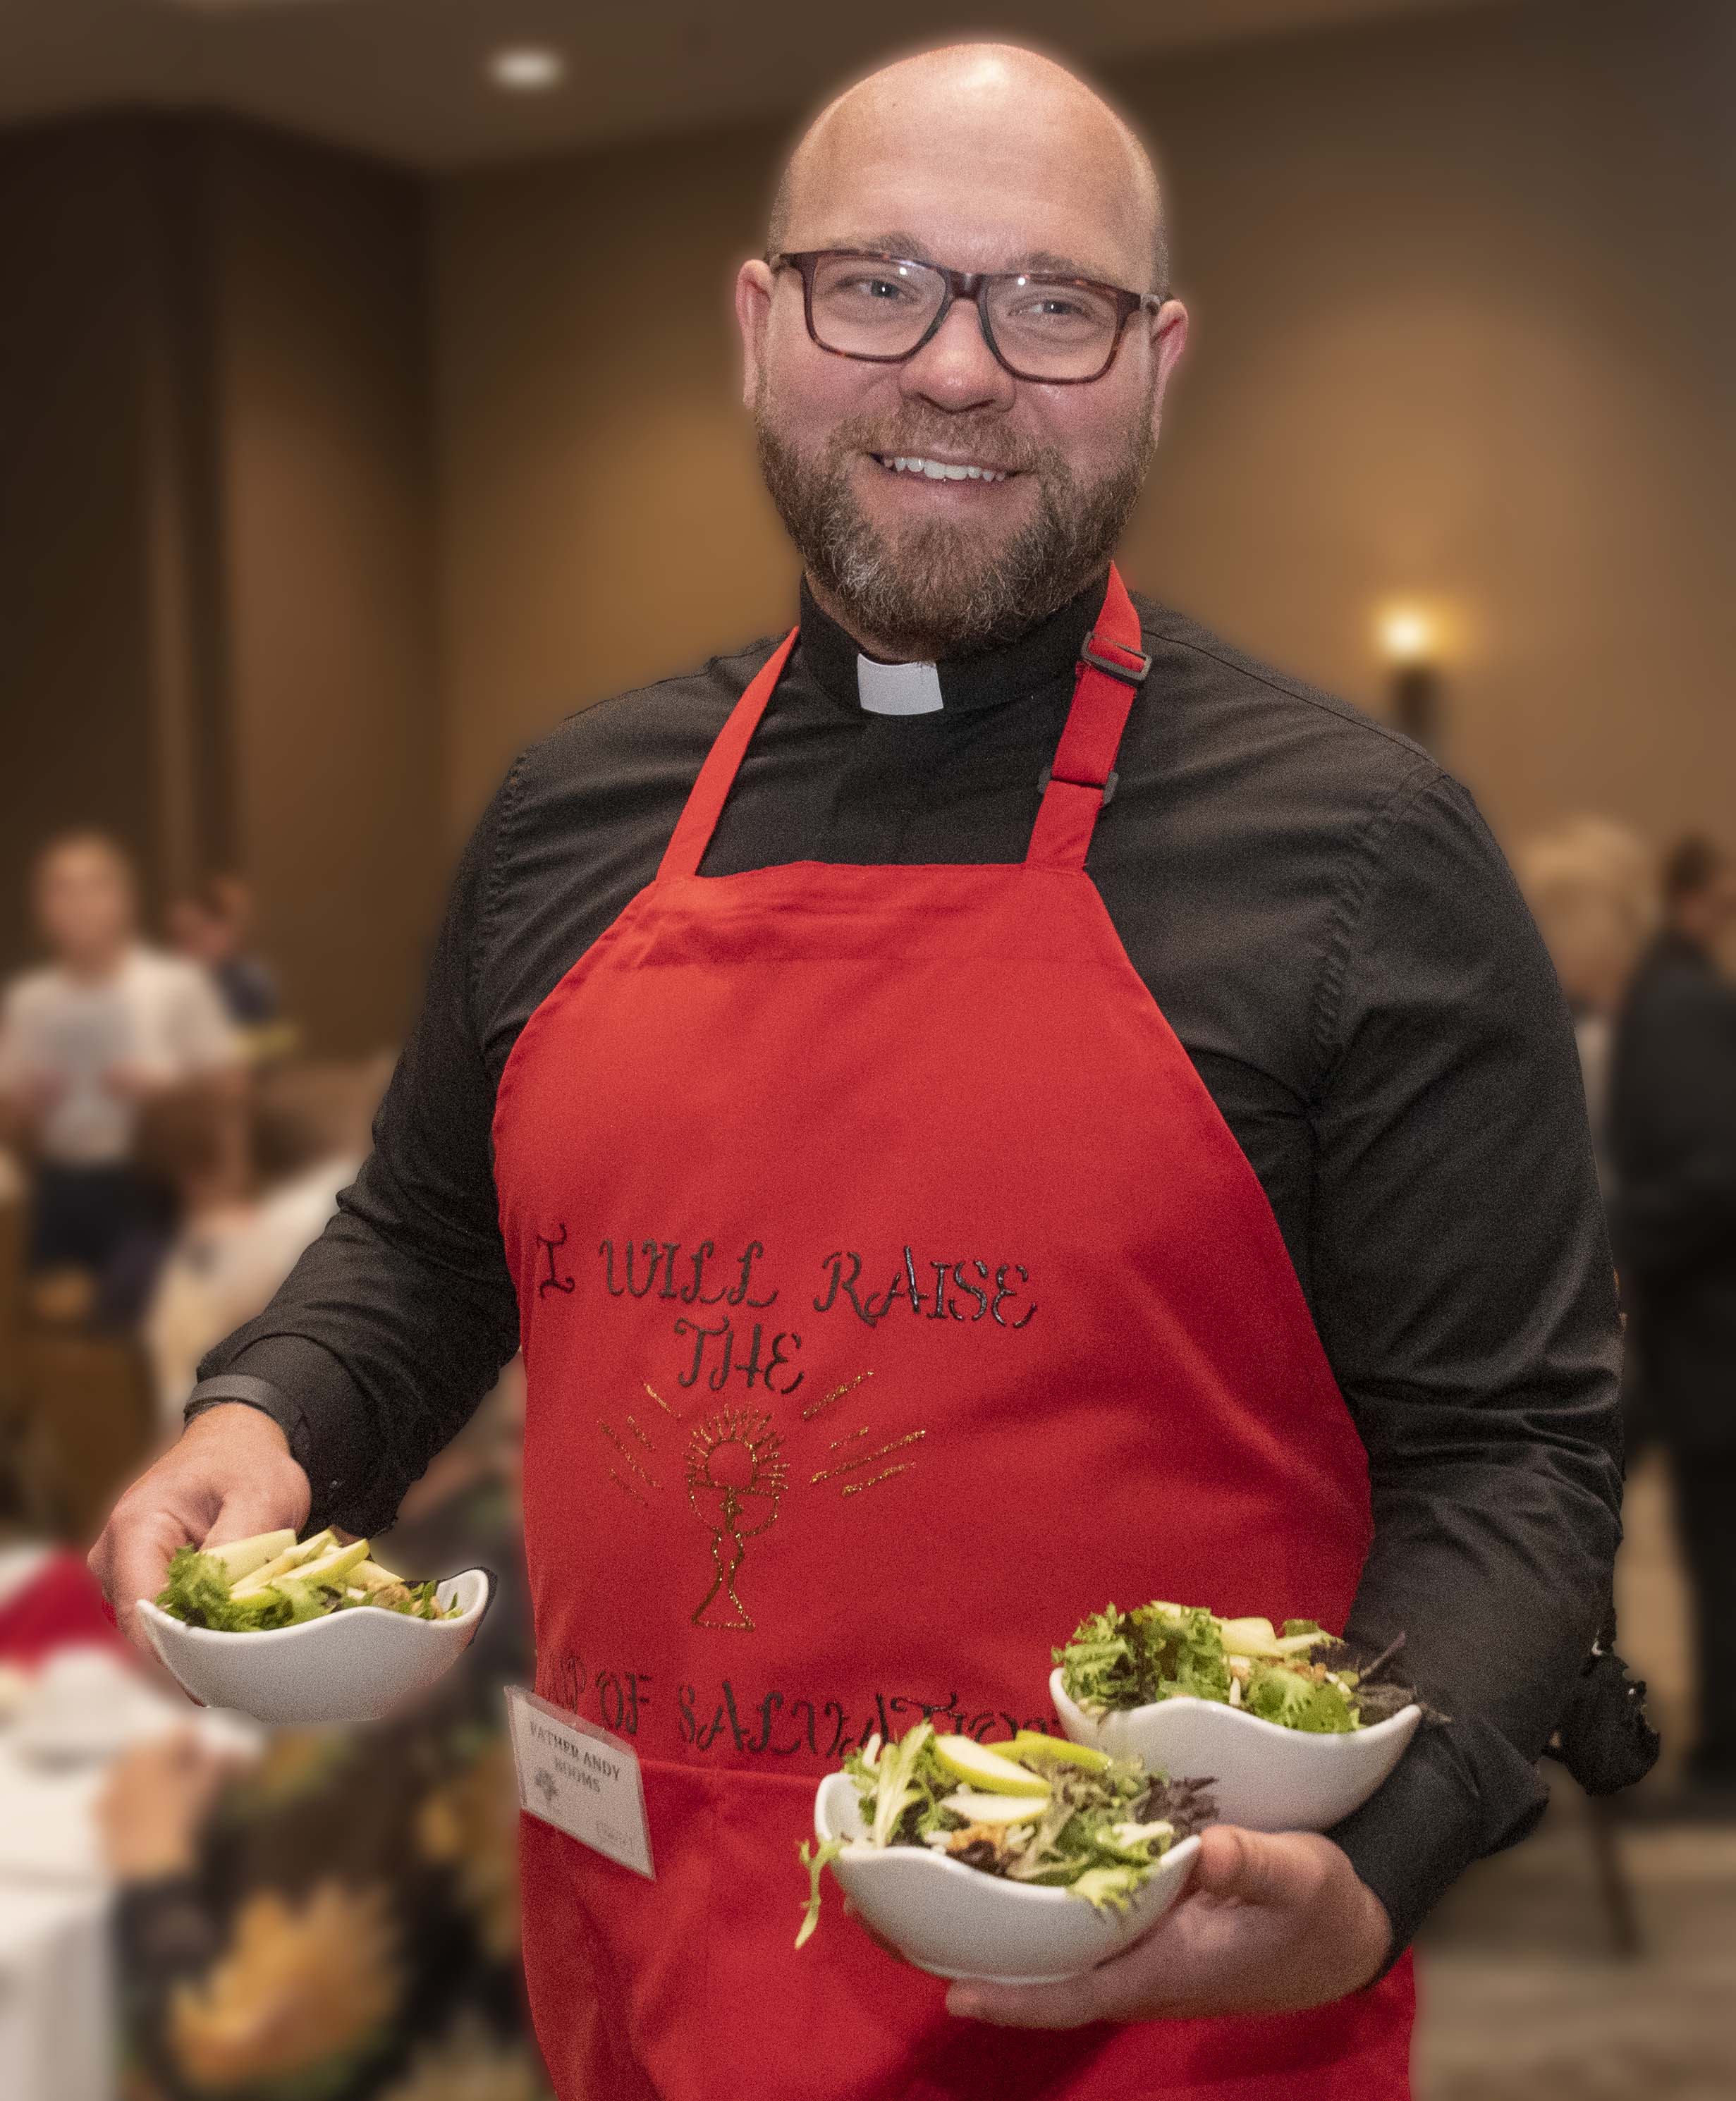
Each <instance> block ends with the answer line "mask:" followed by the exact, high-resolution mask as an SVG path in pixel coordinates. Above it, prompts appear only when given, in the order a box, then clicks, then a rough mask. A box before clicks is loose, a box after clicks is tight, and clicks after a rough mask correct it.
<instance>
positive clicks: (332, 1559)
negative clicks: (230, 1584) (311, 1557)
mask: <svg viewBox="0 0 1736 2101" xmlns="http://www.w3.org/2000/svg"><path fill="white" fill-rule="evenodd" d="M367 1558H368V1542H367V1541H366V1540H365V1539H358V1540H357V1541H356V1542H355V1544H354V1545H353V1546H340V1547H338V1548H336V1549H335V1550H334V1551H333V1552H332V1553H330V1554H323V1555H321V1556H320V1558H319V1559H318V1560H317V1561H304V1562H303V1564H301V1566H300V1567H299V1568H291V1569H290V1570H288V1571H287V1572H286V1573H285V1574H283V1575H281V1576H280V1577H278V1578H277V1588H278V1589H279V1590H296V1589H299V1588H301V1587H303V1586H306V1585H308V1584H309V1583H319V1584H322V1585H324V1586H325V1588H326V1589H327V1590H342V1589H343V1586H344V1585H345V1583H346V1582H347V1581H348V1577H349V1573H350V1571H351V1570H352V1568H359V1567H360V1566H361V1564H362V1563H363V1562H364V1561H365V1560H366V1559H367ZM232 1595H233V1594H232Z"/></svg>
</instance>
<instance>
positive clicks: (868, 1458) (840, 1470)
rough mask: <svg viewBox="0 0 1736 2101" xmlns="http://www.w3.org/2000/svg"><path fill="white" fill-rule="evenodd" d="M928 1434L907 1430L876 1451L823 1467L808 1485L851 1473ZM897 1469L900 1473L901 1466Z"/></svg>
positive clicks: (882, 1476) (813, 1485) (816, 1484)
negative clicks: (838, 1464) (836, 1464)
mask: <svg viewBox="0 0 1736 2101" xmlns="http://www.w3.org/2000/svg"><path fill="white" fill-rule="evenodd" d="M927 1435H928V1431H926V1430H911V1431H906V1434H905V1435H903V1436H902V1437H895V1438H893V1439H892V1442H891V1443H890V1444H883V1445H882V1446H881V1447H880V1449H879V1451H878V1452H864V1453H861V1455H860V1457H857V1458H854V1459H846V1460H845V1461H844V1462H843V1464H842V1465H841V1466H826V1467H823V1468H822V1469H821V1471H820V1472H819V1473H817V1474H816V1475H813V1477H812V1480H811V1483H810V1485H811V1486H812V1487H814V1488H818V1487H819V1485H820V1484H821V1481H830V1480H832V1479H833V1477H834V1476H835V1475H839V1474H853V1473H854V1472H855V1471H856V1470H857V1467H858V1466H872V1465H873V1464H874V1462H875V1460H876V1459H883V1458H885V1457H887V1455H888V1453H892V1452H897V1451H898V1450H900V1449H901V1448H902V1447H903V1446H904V1445H906V1444H916V1443H918V1442H919V1440H921V1439H923V1438H924V1437H926V1436H927ZM898 1471H900V1472H902V1471H903V1468H902V1467H901V1468H899V1470H898ZM879 1478H880V1479H881V1480H884V1479H885V1476H884V1475H880V1476H879ZM864 1485H865V1486H866V1484H864Z"/></svg>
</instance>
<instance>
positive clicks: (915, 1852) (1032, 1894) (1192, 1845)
mask: <svg viewBox="0 0 1736 2101" xmlns="http://www.w3.org/2000/svg"><path fill="white" fill-rule="evenodd" d="M833 1780H843V1781H844V1783H845V1784H846V1785H848V1774H845V1773H841V1772H829V1773H826V1775H824V1776H822V1778H821V1781H820V1785H819V1786H818V1787H817V1789H815V1791H814V1833H815V1836H816V1837H817V1838H840V1837H842V1836H844V1834H843V1833H840V1832H839V1831H837V1830H836V1829H834V1828H832V1826H831V1825H830V1819H826V1821H825V1822H824V1823H822V1821H821V1819H822V1816H823V1815H824V1807H823V1806H824V1803H825V1799H826V1789H827V1788H828V1786H829V1785H830V1783H831V1782H832V1781H833ZM1198 1851H1199V1836H1198V1833H1195V1834H1194V1835H1193V1837H1192V1838H1180V1839H1178V1840H1177V1841H1176V1843H1175V1844H1174V1845H1173V1846H1171V1847H1170V1849H1169V1851H1167V1853H1166V1854H1164V1856H1162V1859H1161V1860H1159V1861H1158V1864H1157V1865H1156V1866H1155V1867H1154V1869H1152V1871H1151V1873H1150V1874H1149V1876H1148V1877H1147V1878H1146V1879H1145V1882H1142V1883H1141V1884H1140V1887H1139V1889H1138V1890H1137V1891H1136V1892H1135V1894H1134V1895H1133V1898H1132V1900H1131V1903H1132V1904H1133V1906H1134V1907H1137V1906H1138V1904H1139V1902H1140V1898H1141V1897H1143V1896H1144V1895H1145V1892H1146V1891H1147V1890H1150V1889H1155V1888H1156V1887H1157V1886H1158V1884H1159V1882H1167V1881H1168V1879H1169V1878H1170V1877H1171V1875H1172V1874H1173V1873H1175V1871H1176V1869H1177V1868H1178V1867H1180V1866H1183V1865H1184V1864H1186V1863H1187V1862H1189V1861H1190V1860H1192V1859H1193V1856H1194V1855H1195V1854H1196V1853H1197V1852H1198ZM847 1860H848V1865H849V1866H851V1867H852V1868H871V1867H873V1866H875V1864H878V1863H879V1862H881V1861H884V1860H897V1861H900V1862H905V1863H908V1862H910V1861H911V1860H915V1861H919V1862H920V1863H921V1864H923V1867H924V1868H926V1869H930V1870H932V1872H934V1873H938V1874H941V1875H950V1876H951V1877H952V1878H954V1880H957V1879H959V1878H961V1877H962V1878H963V1880H964V1881H965V1882H968V1883H969V1884H970V1885H971V1886H972V1888H974V1889H976V1890H980V1891H981V1892H982V1893H983V1896H984V1899H985V1901H987V1902H989V1903H991V1904H992V1903H995V1902H998V1901H999V1900H1000V1898H1011V1899H1014V1900H1016V1901H1017V1902H1019V1903H1021V1904H1043V1905H1047V1906H1048V1907H1049V1908H1050V1909H1053V1907H1054V1906H1055V1905H1056V1904H1067V1905H1069V1906H1072V1907H1074V1908H1075V1909H1076V1908H1077V1906H1078V1898H1076V1897H1075V1896H1074V1895H1072V1893H1071V1892H1070V1891H1067V1890H1061V1889H1054V1888H1052V1887H1049V1886H1045V1885H1038V1884H1035V1883H1032V1882H1008V1881H1007V1878H1005V1876H1003V1875H985V1874H984V1873H983V1872H982V1870H981V1869H980V1868H967V1867H966V1866H965V1865H964V1864H963V1861H962V1860H947V1859H946V1858H945V1856H944V1855H943V1854H940V1853H937V1852H934V1851H932V1850H931V1849H930V1848H929V1847H926V1846H876V1847H870V1848H869V1849H867V1850H866V1851H863V1852H860V1853H852V1854H850V1855H848V1856H847ZM997 1891H998V1892H999V1897H997V1896H996V1895H992V1894H991V1892H997Z"/></svg>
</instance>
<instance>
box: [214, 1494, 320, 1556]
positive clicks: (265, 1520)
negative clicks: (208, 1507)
mask: <svg viewBox="0 0 1736 2101" xmlns="http://www.w3.org/2000/svg"><path fill="white" fill-rule="evenodd" d="M288 1523H289V1519H287V1518H286V1516H285V1515H284V1513H283V1496H282V1493H281V1489H276V1488H274V1489H273V1490H272V1491H270V1492H268V1493H263V1494H262V1493H260V1492H259V1490H258V1489H257V1488H252V1487H248V1488H233V1489H232V1490H231V1491H230V1493H228V1495H226V1496H225V1497H224V1499H223V1507H222V1508H221V1509H220V1510H219V1511H218V1513H217V1516H216V1520H215V1523H214V1524H212V1526H211V1528H210V1531H209V1532H208V1533H206V1535H205V1537H204V1538H203V1539H202V1540H197V1541H195V1542H194V1543H195V1545H197V1546H228V1543H229V1541H231V1540H232V1539H253V1538H256V1537H258V1535H259V1533H262V1532H278V1531H281V1529H282V1528H283V1527H284V1526H285V1525H286V1524H288ZM298 1529H299V1528H298Z"/></svg>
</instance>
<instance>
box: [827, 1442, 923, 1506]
mask: <svg viewBox="0 0 1736 2101" xmlns="http://www.w3.org/2000/svg"><path fill="white" fill-rule="evenodd" d="M921 1434H922V1433H921V1432H920V1431H918V1433H917V1435H919V1436H920V1435H921ZM910 1463H911V1462H909V1461H906V1463H905V1464H904V1465H903V1466H888V1468H887V1470H886V1471H885V1472H884V1473H883V1474H870V1475H869V1477H868V1479H867V1480H866V1481H846V1482H845V1483H844V1486H843V1488H841V1489H839V1494H840V1495H846V1496H859V1495H861V1493H862V1492H863V1490H864V1489H866V1488H879V1485H880V1484H881V1482H882V1481H889V1480H891V1479H892V1475H894V1474H907V1473H909V1472H910Z"/></svg>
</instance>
